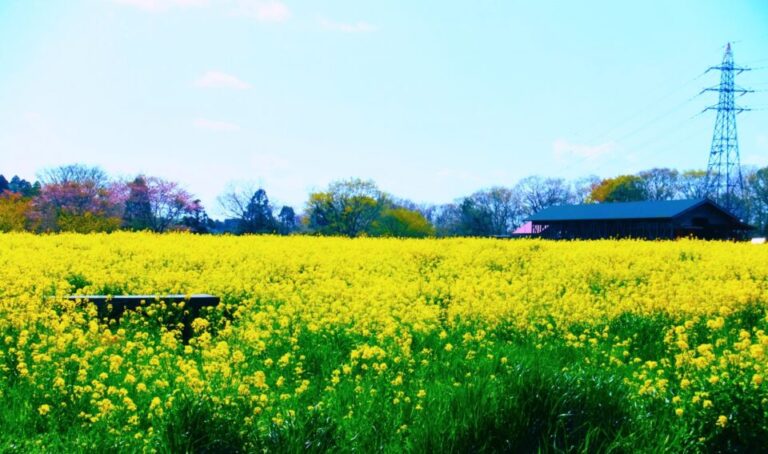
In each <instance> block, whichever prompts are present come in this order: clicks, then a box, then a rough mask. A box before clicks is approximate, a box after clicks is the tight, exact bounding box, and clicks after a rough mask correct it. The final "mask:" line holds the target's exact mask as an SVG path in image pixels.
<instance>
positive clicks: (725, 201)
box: [702, 43, 752, 213]
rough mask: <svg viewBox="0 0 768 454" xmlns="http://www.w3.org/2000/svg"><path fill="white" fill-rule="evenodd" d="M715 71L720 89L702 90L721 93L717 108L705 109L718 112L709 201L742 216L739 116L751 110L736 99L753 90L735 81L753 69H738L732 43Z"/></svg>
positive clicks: (709, 173) (707, 181) (708, 183)
mask: <svg viewBox="0 0 768 454" xmlns="http://www.w3.org/2000/svg"><path fill="white" fill-rule="evenodd" d="M711 70H718V71H720V85H719V86H718V87H712V88H705V89H704V90H702V93H704V92H705V91H716V92H718V93H719V99H718V102H717V104H716V105H714V106H710V107H707V108H706V109H704V111H707V110H717V119H716V120H715V130H714V132H713V134H712V147H711V148H710V151H709V163H708V164H707V176H706V178H705V180H704V185H705V187H704V190H705V194H706V195H707V196H708V197H710V198H712V199H714V200H716V201H717V202H718V203H720V204H721V205H722V206H723V207H725V208H727V209H730V210H734V211H736V212H737V213H738V212H741V211H742V209H741V208H742V206H741V203H739V202H740V201H741V200H742V196H743V194H744V180H743V178H742V176H741V162H740V160H739V140H738V135H737V134H736V114H738V113H741V112H744V111H746V110H749V109H745V108H742V107H737V106H736V102H735V99H734V98H735V96H736V94H738V95H739V96H742V95H744V94H745V93H749V92H751V91H752V90H747V89H744V88H741V87H738V86H736V85H735V84H734V80H733V79H734V77H735V76H736V75H738V74H740V73H742V72H744V71H748V70H749V68H743V67H740V66H735V65H734V63H733V51H732V50H731V43H728V45H727V46H726V47H725V55H724V56H723V62H722V63H721V64H720V66H713V67H711V68H709V69H708V70H707V71H711Z"/></svg>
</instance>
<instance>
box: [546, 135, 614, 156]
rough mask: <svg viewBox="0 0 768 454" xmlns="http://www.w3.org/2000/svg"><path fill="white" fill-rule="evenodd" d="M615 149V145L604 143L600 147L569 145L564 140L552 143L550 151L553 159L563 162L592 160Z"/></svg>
mask: <svg viewBox="0 0 768 454" xmlns="http://www.w3.org/2000/svg"><path fill="white" fill-rule="evenodd" d="M615 149H616V144H614V143H613V142H606V143H602V144H600V145H584V144H577V143H570V142H568V141H567V140H565V139H557V140H555V141H554V142H553V143H552V151H553V152H554V154H555V158H556V159H558V160H564V159H568V158H581V159H588V160H594V159H597V158H599V157H600V156H603V155H605V154H607V153H610V152H612V151H613V150H615Z"/></svg>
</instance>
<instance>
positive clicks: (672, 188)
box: [637, 168, 680, 200]
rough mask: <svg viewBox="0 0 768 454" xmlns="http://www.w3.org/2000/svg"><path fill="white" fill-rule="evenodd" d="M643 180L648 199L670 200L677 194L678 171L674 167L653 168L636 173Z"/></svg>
mask: <svg viewBox="0 0 768 454" xmlns="http://www.w3.org/2000/svg"><path fill="white" fill-rule="evenodd" d="M637 176H639V177H640V178H641V179H642V180H643V186H645V194H646V197H648V200H672V199H674V198H676V197H677V195H678V192H679V191H678V188H679V182H678V180H679V177H680V173H679V172H678V171H677V170H674V169H665V168H654V169H649V170H644V171H642V172H640V173H638V174H637Z"/></svg>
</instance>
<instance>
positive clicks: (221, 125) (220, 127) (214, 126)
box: [193, 118, 240, 132]
mask: <svg viewBox="0 0 768 454" xmlns="http://www.w3.org/2000/svg"><path fill="white" fill-rule="evenodd" d="M193 124H194V125H195V127H196V128H198V129H206V130H208V131H221V132H231V131H239V130H240V126H239V125H236V124H234V123H229V122H226V121H214V120H206V119H205V118H198V119H196V120H195V121H194V122H193Z"/></svg>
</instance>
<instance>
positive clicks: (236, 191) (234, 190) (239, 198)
mask: <svg viewBox="0 0 768 454" xmlns="http://www.w3.org/2000/svg"><path fill="white" fill-rule="evenodd" d="M258 190H259V188H258V187H257V186H256V185H255V184H253V183H230V184H229V185H227V187H226V189H225V190H224V193H223V194H221V195H220V196H219V197H218V198H217V199H216V201H217V202H218V203H219V207H220V208H221V209H222V210H224V213H226V215H227V216H229V217H230V218H233V219H242V218H243V216H245V213H246V212H247V211H248V204H249V203H250V202H251V197H253V194H255V193H256V191H258Z"/></svg>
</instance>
